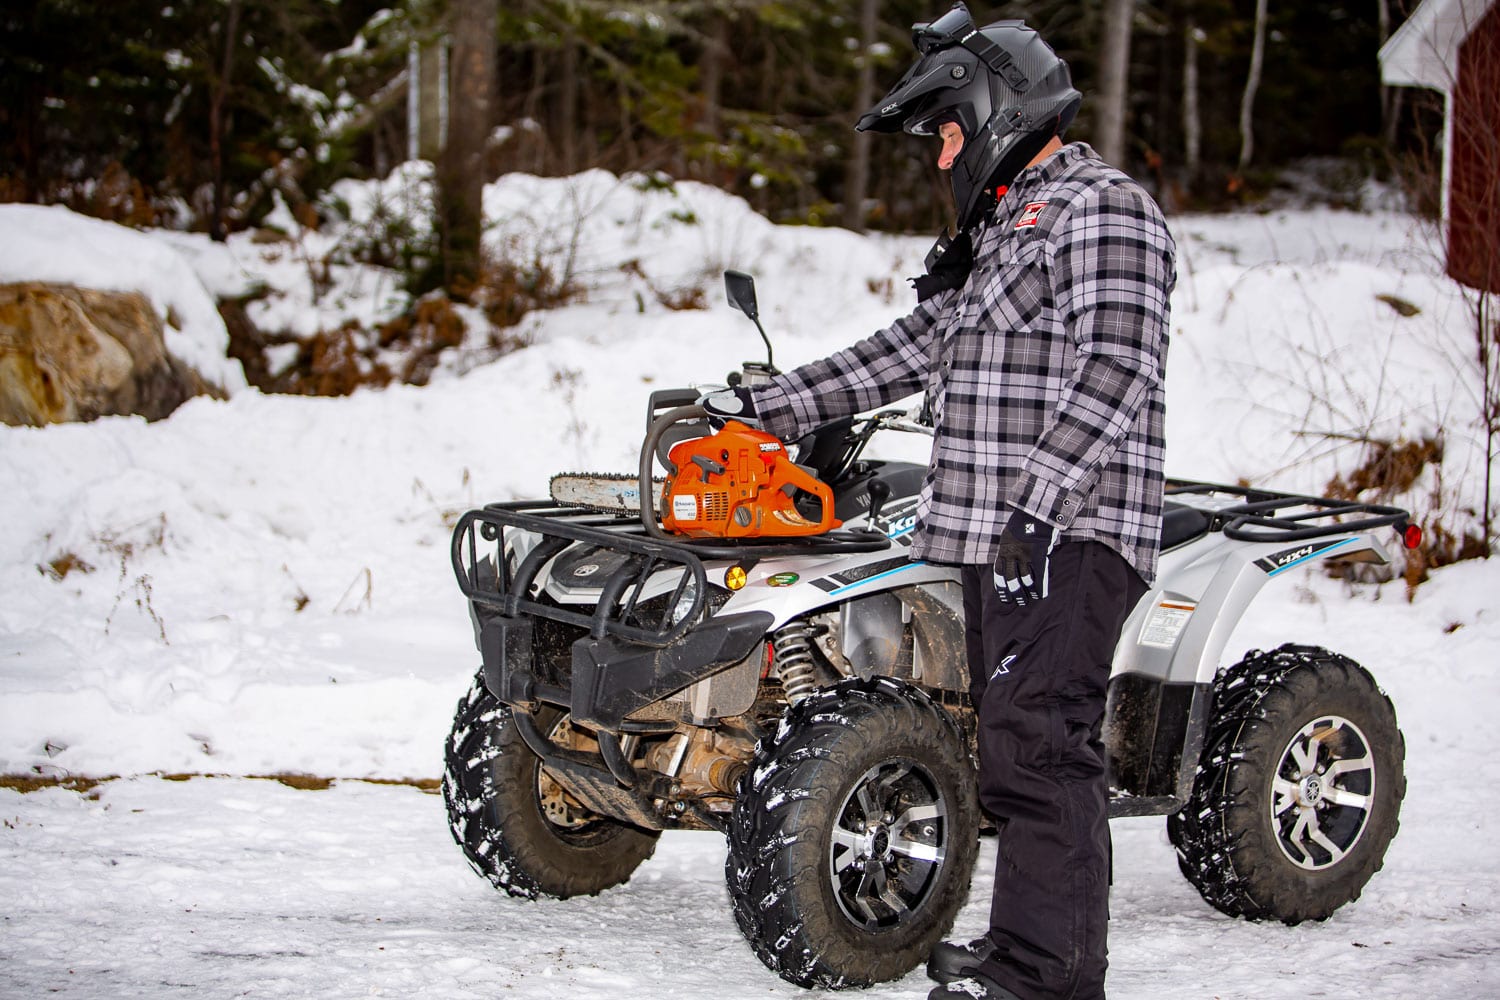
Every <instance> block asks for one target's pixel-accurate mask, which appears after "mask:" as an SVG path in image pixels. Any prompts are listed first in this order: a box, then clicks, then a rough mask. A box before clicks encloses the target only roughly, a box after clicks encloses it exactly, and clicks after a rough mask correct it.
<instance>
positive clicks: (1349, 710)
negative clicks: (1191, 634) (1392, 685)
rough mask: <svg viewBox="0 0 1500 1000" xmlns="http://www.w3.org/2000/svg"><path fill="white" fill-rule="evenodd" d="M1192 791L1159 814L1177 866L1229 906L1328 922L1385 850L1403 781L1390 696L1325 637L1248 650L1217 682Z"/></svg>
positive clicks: (1252, 915) (1256, 915)
mask: <svg viewBox="0 0 1500 1000" xmlns="http://www.w3.org/2000/svg"><path fill="white" fill-rule="evenodd" d="M1213 699H1214V715H1213V718H1212V720H1211V721H1210V723H1209V732H1208V736H1207V739H1205V741H1204V744H1203V754H1202V757H1201V758H1200V760H1199V765H1198V775H1197V778H1196V779H1195V781H1194V783H1193V793H1192V796H1191V798H1189V800H1188V802H1187V804H1186V805H1184V806H1183V807H1182V809H1181V810H1180V811H1178V812H1176V813H1174V814H1173V815H1171V816H1169V817H1168V818H1167V832H1168V834H1169V836H1170V837H1171V840H1172V844H1173V846H1175V847H1176V848H1177V858H1178V866H1179V867H1180V868H1181V869H1182V872H1183V874H1184V875H1186V876H1187V878H1188V880H1189V881H1190V882H1192V883H1193V885H1194V886H1196V887H1197V889H1198V891H1199V892H1200V893H1202V895H1203V898H1204V899H1206V900H1207V901H1208V902H1209V903H1211V904H1212V905H1213V906H1215V907H1216V908H1218V909H1219V910H1221V911H1223V912H1224V913H1227V914H1229V915H1230V916H1243V917H1247V918H1249V919H1251V920H1264V919H1274V920H1280V921H1282V922H1284V923H1287V924H1298V923H1301V922H1302V921H1304V920H1326V919H1327V918H1328V917H1329V916H1330V915H1331V914H1332V913H1333V912H1334V911H1335V910H1337V909H1338V908H1339V907H1340V906H1343V905H1344V904H1345V903H1348V902H1352V901H1353V900H1355V899H1358V898H1359V894H1360V892H1361V891H1363V889H1364V887H1365V883H1367V882H1368V881H1369V880H1370V877H1371V876H1373V875H1374V874H1375V872H1377V871H1379V870H1380V866H1381V864H1382V862H1383V861H1384V859H1385V851H1386V847H1387V846H1388V845H1389V844H1390V842H1391V838H1392V837H1394V836H1395V834H1396V828H1397V826H1398V825H1399V822H1398V817H1399V814H1400V811H1401V799H1402V797H1403V796H1404V795H1405V793H1406V777H1405V774H1404V773H1403V762H1404V757H1405V752H1406V747H1405V743H1404V742H1403V740H1402V736H1401V730H1400V729H1399V728H1398V727H1397V725H1396V711H1395V709H1394V708H1393V707H1392V706H1391V702H1390V699H1389V698H1387V697H1386V695H1385V693H1384V692H1383V691H1381V690H1380V688H1379V687H1378V686H1377V685H1376V683H1375V680H1374V678H1373V677H1371V676H1370V674H1369V673H1368V672H1367V671H1366V670H1365V669H1364V668H1363V667H1361V666H1360V665H1359V664H1357V663H1355V662H1354V661H1353V660H1351V659H1349V658H1348V657H1345V656H1339V655H1338V654H1336V653H1330V652H1328V651H1327V650H1325V649H1318V648H1315V647H1308V646H1293V645H1286V646H1282V647H1280V648H1278V649H1276V650H1273V651H1271V652H1269V653H1265V652H1259V651H1257V652H1253V653H1251V654H1249V655H1248V656H1246V658H1245V659H1244V660H1243V661H1241V662H1240V663H1237V664H1235V665H1234V666H1233V667H1230V668H1229V669H1228V670H1226V671H1224V672H1223V673H1222V674H1221V675H1220V676H1219V677H1218V679H1217V680H1216V681H1215V682H1214V689H1213Z"/></svg>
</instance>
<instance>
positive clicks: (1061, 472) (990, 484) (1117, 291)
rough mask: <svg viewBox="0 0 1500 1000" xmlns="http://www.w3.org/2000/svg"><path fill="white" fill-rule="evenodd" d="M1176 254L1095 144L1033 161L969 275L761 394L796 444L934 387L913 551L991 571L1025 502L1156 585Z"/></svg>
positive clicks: (777, 427)
mask: <svg viewBox="0 0 1500 1000" xmlns="http://www.w3.org/2000/svg"><path fill="white" fill-rule="evenodd" d="M1175 255H1176V248H1175V246H1174V244H1173V241H1172V236H1171V234H1170V233H1169V232H1168V231H1167V225H1166V221H1165V220H1164V219H1163V218H1162V215H1161V210H1160V209H1159V208H1157V206H1156V203H1155V202H1154V201H1153V200H1152V199H1151V197H1150V195H1148V194H1147V193H1146V192H1145V191H1144V190H1142V188H1141V187H1140V186H1139V185H1138V184H1136V183H1135V182H1134V181H1133V180H1131V179H1130V178H1129V177H1127V176H1125V175H1124V174H1122V173H1120V172H1119V171H1118V170H1115V169H1114V168H1112V167H1110V166H1108V165H1107V164H1105V163H1104V162H1103V161H1101V160H1100V159H1099V158H1098V156H1097V154H1095V153H1094V151H1093V150H1092V149H1091V148H1089V147H1088V146H1087V145H1085V144H1083V143H1073V144H1070V145H1068V146H1064V147H1063V148H1062V149H1061V150H1060V151H1058V152H1057V153H1056V154H1054V155H1053V156H1051V157H1049V158H1048V159H1046V160H1045V161H1043V162H1042V163H1040V164H1037V165H1036V166H1034V167H1030V168H1028V169H1027V170H1025V171H1023V172H1022V173H1021V174H1020V175H1019V176H1018V177H1017V178H1016V181H1015V183H1014V184H1013V185H1012V186H1011V187H1010V190H1009V191H1007V192H1006V194H1005V196H1004V197H1003V198H1001V200H1000V203H999V205H998V206H996V208H995V210H994V212H993V213H992V214H991V215H990V216H989V217H987V218H986V219H985V221H984V222H982V223H981V224H980V225H979V226H978V227H976V230H975V233H974V269H973V271H972V272H971V273H970V275H969V278H968V281H967V282H966V283H965V284H964V285H963V287H962V288H959V289H956V290H953V291H947V292H942V293H939V294H938V295H935V296H932V297H931V298H929V299H927V301H926V302H923V303H921V304H920V305H918V306H917V308H916V309H915V310H914V311H913V312H912V313H910V314H909V315H907V316H905V317H903V318H901V319H899V320H897V321H896V322H895V323H893V324H891V325H890V326H889V327H887V328H886V329H884V330H881V331H880V332H879V333H876V334H874V335H873V336H871V337H868V338H866V339H865V340H862V341H860V342H859V343H857V344H855V345H854V346H852V347H849V348H846V349H844V350H842V351H839V352H838V353H836V354H834V355H832V356H831V357H828V358H825V359H823V360H822V361H815V362H812V363H811V364H807V365H803V366H802V367H800V368H798V369H796V370H795V371H792V372H789V373H787V374H785V375H781V376H778V377H777V378H775V379H773V380H772V381H771V383H770V385H768V386H766V387H763V388H759V389H757V394H756V408H757V411H758V413H759V415H760V417H761V420H762V422H763V424H764V426H765V428H766V429H767V430H768V431H770V432H771V433H773V434H776V435H778V436H780V437H782V438H785V439H794V438H796V437H799V436H801V435H802V434H805V433H807V432H808V431H809V430H811V429H812V428H814V427H816V426H818V425H819V424H821V423H824V422H826V421H828V420H832V419H834V418H836V417H841V416H846V415H849V414H852V413H859V412H862V411H865V410H871V409H875V408H877V407H880V406H886V405H889V404H890V403H893V402H895V401H896V400H899V399H902V398H904V397H906V396H909V395H911V394H912V393H915V392H919V391H923V390H925V391H926V392H927V394H928V401H929V405H930V407H931V411H932V414H933V420H934V424H935V426H936V436H935V438H934V440H933V448H932V458H931V460H930V461H929V463H928V469H927V477H926V480H925V482H924V485H923V488H922V498H921V505H920V507H919V508H918V528H917V532H916V539H915V541H914V543H913V546H912V557H913V558H918V559H928V560H931V561H934V562H944V563H971V564H987V563H989V562H990V561H991V560H992V559H993V558H994V552H995V542H996V539H997V538H998V536H999V534H1000V532H1001V530H1002V529H1003V528H1004V527H1005V522H1006V520H1007V518H1008V516H1009V514H1008V509H1009V508H1012V507H1013V508H1018V509H1020V510H1024V511H1026V512H1027V513H1029V514H1031V515H1032V516H1033V517H1036V518H1038V519H1040V520H1043V521H1046V522H1048V523H1050V524H1054V525H1056V526H1057V527H1059V528H1060V529H1062V537H1063V538H1065V539H1074V540H1082V539H1093V540H1096V541H1099V542H1103V543H1104V544H1106V545H1108V546H1110V547H1111V548H1113V549H1115V550H1116V551H1117V552H1119V553H1120V554H1121V555H1122V556H1124V557H1125V559H1126V560H1127V561H1128V562H1129V563H1130V564H1131V565H1132V566H1133V567H1135V569H1136V571H1137V572H1139V573H1140V574H1141V576H1142V577H1143V578H1144V579H1145V580H1146V581H1147V582H1150V581H1152V580H1153V579H1154V578H1155V575H1156V559H1157V549H1158V546H1159V545H1160V537H1161V504H1162V464H1163V460H1164V454H1165V444H1164V440H1163V426H1162V425H1163V418H1164V412H1165V405H1164V400H1163V383H1164V378H1165V374H1166V367H1165V366H1166V354H1167V328H1168V316H1169V305H1168V297H1169V296H1170V294H1171V291H1172V286H1173V284H1174V283H1175V280H1176V274H1175V270H1174V259H1175Z"/></svg>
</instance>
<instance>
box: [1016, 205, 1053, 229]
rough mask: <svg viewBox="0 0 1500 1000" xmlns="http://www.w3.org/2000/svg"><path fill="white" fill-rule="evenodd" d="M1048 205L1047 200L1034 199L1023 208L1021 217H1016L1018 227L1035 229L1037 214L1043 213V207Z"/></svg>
mask: <svg viewBox="0 0 1500 1000" xmlns="http://www.w3.org/2000/svg"><path fill="white" fill-rule="evenodd" d="M1046 207H1047V203H1046V202H1045V201H1034V202H1032V203H1031V204H1029V205H1027V206H1026V207H1025V208H1023V209H1021V216H1020V218H1018V219H1016V228H1017V229H1033V228H1035V227H1036V220H1037V216H1039V215H1041V214H1042V209H1044V208H1046Z"/></svg>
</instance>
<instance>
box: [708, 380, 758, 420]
mask: <svg viewBox="0 0 1500 1000" xmlns="http://www.w3.org/2000/svg"><path fill="white" fill-rule="evenodd" d="M698 405H699V406H701V407H703V408H704V409H705V410H707V411H708V424H709V426H710V427H712V428H713V429H714V430H716V431H717V430H722V429H723V427H724V422H725V421H726V420H738V421H739V422H740V423H742V424H744V425H746V426H747V427H759V426H760V420H759V418H757V417H756V415H755V396H754V395H753V394H751V392H750V390H749V389H746V388H745V387H744V386H742V385H733V386H730V387H728V388H727V389H715V390H714V391H713V392H706V393H704V394H703V395H701V396H699V397H698Z"/></svg>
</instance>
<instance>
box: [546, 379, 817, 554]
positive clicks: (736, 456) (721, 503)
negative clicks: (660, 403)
mask: <svg viewBox="0 0 1500 1000" xmlns="http://www.w3.org/2000/svg"><path fill="white" fill-rule="evenodd" d="M683 410H684V411H685V410H693V411H696V412H697V413H699V414H701V412H702V410H701V408H698V407H690V408H683ZM692 415H693V414H689V413H684V412H682V411H674V413H672V414H668V417H669V418H672V419H671V420H668V419H667V418H663V420H662V421H660V422H659V424H660V425H661V426H660V427H657V426H653V428H652V433H651V434H650V435H649V436H648V437H649V440H648V442H647V447H646V448H643V449H642V455H643V465H645V463H646V462H648V461H649V456H650V454H651V453H652V452H653V451H654V448H653V447H652V445H653V443H654V442H655V440H657V439H659V437H660V432H661V430H662V429H664V427H665V426H666V424H668V423H671V422H680V421H681V420H682V419H683V418H684V417H685V416H692ZM666 457H667V461H666V463H665V464H666V465H667V467H668V471H669V474H668V476H667V478H666V479H665V480H659V481H649V479H648V476H647V475H646V472H647V471H648V470H646V469H644V468H643V470H642V475H640V476H623V475H610V474H587V473H562V474H560V475H557V476H554V477H552V481H551V484H550V488H551V493H552V498H553V499H554V500H556V501H557V502H559V503H563V504H569V505H575V506H582V507H588V508H591V509H594V510H599V511H605V512H608V513H615V514H620V513H633V512H638V511H642V510H643V505H642V503H641V498H642V497H643V496H645V495H646V494H647V491H648V490H649V494H650V497H651V500H650V506H649V507H644V509H645V510H651V511H655V512H657V513H658V514H659V516H660V518H661V522H660V526H659V527H658V526H657V524H656V519H655V518H654V517H651V518H648V517H645V516H644V514H643V520H644V521H645V522H646V525H647V528H648V530H650V531H651V533H652V534H656V533H657V532H658V531H662V530H664V531H665V532H670V533H673V534H677V535H686V536H687V537H689V538H767V537H777V538H785V537H796V536H802V535H819V534H823V533H824V532H827V531H831V530H832V529H834V528H837V527H839V526H840V524H841V523H842V522H841V521H839V519H838V518H836V517H834V516H833V511H834V502H833V492H832V491H831V490H830V489H829V488H828V486H827V484H825V483H823V482H822V481H820V480H819V479H818V478H817V477H815V476H814V475H812V474H811V473H809V472H807V471H805V470H804V469H803V468H802V467H801V466H799V465H797V464H796V463H795V462H793V461H792V459H791V457H790V456H789V455H788V454H787V451H786V447H785V446H784V445H783V444H782V443H781V441H780V440H778V439H777V438H776V437H775V436H774V435H772V434H768V433H766V432H765V431H762V430H758V429H755V428H752V427H749V426H747V425H745V424H743V423H740V422H739V421H737V420H730V421H727V422H726V423H725V424H724V427H723V428H722V429H721V430H719V431H718V432H717V433H714V434H710V435H708V436H706V437H694V438H690V439H688V440H685V441H679V442H678V443H677V444H675V445H673V446H672V448H671V449H670V450H669V451H668V452H667V456H666ZM798 491H801V492H804V493H807V494H809V495H810V496H812V497H815V498H816V499H817V501H818V503H819V505H820V512H819V514H818V519H817V520H812V519H810V518H809V517H807V516H805V515H804V514H803V513H802V511H801V510H799V509H798V507H797V504H796V502H795V497H796V495H797V493H798ZM652 529H655V530H652Z"/></svg>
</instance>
